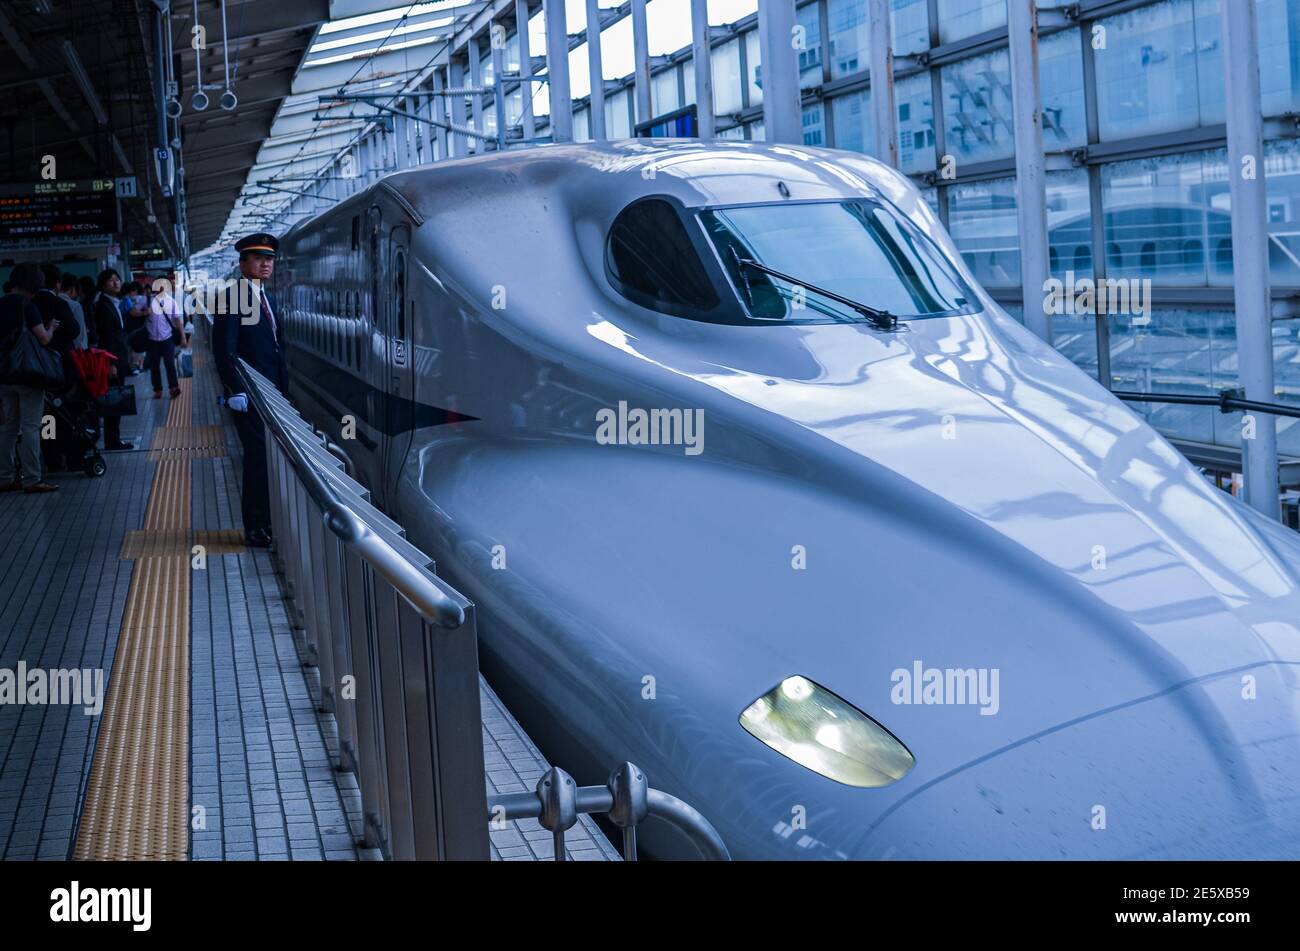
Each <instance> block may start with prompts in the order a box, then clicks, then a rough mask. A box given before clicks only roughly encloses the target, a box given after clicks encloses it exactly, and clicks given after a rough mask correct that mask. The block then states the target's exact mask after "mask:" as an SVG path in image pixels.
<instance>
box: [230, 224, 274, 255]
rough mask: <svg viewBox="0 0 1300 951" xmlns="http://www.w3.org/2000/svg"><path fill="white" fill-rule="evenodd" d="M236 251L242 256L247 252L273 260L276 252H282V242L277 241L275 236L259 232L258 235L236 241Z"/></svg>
mask: <svg viewBox="0 0 1300 951" xmlns="http://www.w3.org/2000/svg"><path fill="white" fill-rule="evenodd" d="M235 250H236V251H238V252H239V253H240V254H243V253H244V252H245V251H247V252H248V253H249V254H263V255H266V256H267V257H268V258H273V257H275V252H276V251H278V250H280V242H279V241H277V240H276V239H275V235H273V234H267V233H266V232H264V231H259V232H258V233H257V234H250V235H248V236H246V237H243V238H240V239H239V240H238V241H236V242H235Z"/></svg>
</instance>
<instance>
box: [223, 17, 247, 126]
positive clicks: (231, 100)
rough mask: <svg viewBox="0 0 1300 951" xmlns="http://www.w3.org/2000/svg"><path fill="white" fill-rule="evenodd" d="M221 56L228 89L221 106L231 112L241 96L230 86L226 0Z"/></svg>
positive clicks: (224, 93)
mask: <svg viewBox="0 0 1300 951" xmlns="http://www.w3.org/2000/svg"><path fill="white" fill-rule="evenodd" d="M241 19H242V17H241ZM221 58H222V60H223V61H224V62H225V64H226V91H225V92H223V93H222V94H221V108H222V109H225V110H226V111H227V112H231V111H232V110H233V109H234V108H235V106H237V105H239V97H238V96H236V95H235V91H234V90H233V89H231V88H230V37H229V36H228V35H227V33H226V0H221Z"/></svg>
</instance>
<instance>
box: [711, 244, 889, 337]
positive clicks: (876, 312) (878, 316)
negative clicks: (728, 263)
mask: <svg viewBox="0 0 1300 951" xmlns="http://www.w3.org/2000/svg"><path fill="white" fill-rule="evenodd" d="M732 254H733V255H734V256H735V259H736V263H737V264H739V265H740V266H741V268H742V269H743V268H747V267H748V268H753V269H754V270H755V271H761V272H762V273H763V274H769V275H771V276H772V277H776V278H780V279H781V280H783V281H786V282H788V283H790V284H793V285H794V286H795V287H802V288H805V289H806V290H810V291H812V292H813V293H814V294H820V295H821V296H822V297H826V298H829V299H830V300H833V301H835V303H837V304H843V305H844V306H845V307H848V308H850V309H852V310H856V311H857V312H858V313H859V314H861V315H862V316H863V317H866V318H867V319H868V320H870V321H871V322H872V323H873V324H875V325H876V326H877V327H879V328H880V329H881V330H896V329H897V328H898V318H897V317H895V316H894V315H893V314H891V313H890V312H889V311H887V310H881V309H880V308H878V307H872V306H871V305H870V304H864V303H862V302H861V301H856V300H852V299H850V298H848V297H844V296H842V295H840V294H836V293H835V292H834V291H828V290H826V288H824V287H818V286H817V285H816V284H809V283H808V282H807V281H801V280H800V279H799V278H797V277H792V276H790V275H789V274H784V273H782V272H781V271H778V270H776V269H775V268H770V267H768V266H767V265H766V264H759V263H758V262H757V261H755V260H753V259H751V258H742V257H741V256H740V255H738V254H735V249H734V248H733V249H732ZM742 275H743V270H742ZM749 289H750V288H749V280H748V279H746V280H745V290H746V291H747V292H748V291H749Z"/></svg>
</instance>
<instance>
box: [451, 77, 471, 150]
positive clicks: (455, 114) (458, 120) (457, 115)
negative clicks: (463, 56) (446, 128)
mask: <svg viewBox="0 0 1300 951" xmlns="http://www.w3.org/2000/svg"><path fill="white" fill-rule="evenodd" d="M448 76H449V77H450V78H449V80H448V81H449V82H450V84H451V88H452V89H460V88H462V87H463V86H464V85H465V68H464V67H463V66H462V65H461V63H460V60H458V59H456V58H455V57H453V58H452V60H451V63H450V65H449V72H448ZM447 98H448V99H449V100H451V124H452V125H458V126H464V125H465V97H464V96H463V95H461V94H460V93H456V94H454V95H451V96H448V97H447ZM451 154H452V157H453V158H464V157H465V156H466V155H468V154H469V149H468V148H467V147H466V143H465V136H463V135H461V134H460V133H459V132H453V133H451Z"/></svg>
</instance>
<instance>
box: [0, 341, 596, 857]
mask: <svg viewBox="0 0 1300 951" xmlns="http://www.w3.org/2000/svg"><path fill="white" fill-rule="evenodd" d="M196 357H197V360H196V363H197V368H196V378H195V381H194V419H193V421H192V423H193V425H194V426H196V427H197V426H217V425H220V426H223V427H224V433H225V437H226V454H225V455H218V456H208V457H204V456H197V457H195V458H193V459H192V471H193V486H192V527H193V529H194V531H195V532H202V531H217V530H222V529H236V528H238V527H239V524H240V519H239V501H238V500H239V494H238V484H239V443H238V440H237V438H236V437H235V435H234V430H233V427H231V426H230V425H229V424H228V421H227V420H225V419H223V415H224V414H225V411H224V410H222V409H221V408H220V407H219V406H218V405H217V403H216V395H217V389H216V382H215V373H214V372H213V371H212V369H211V364H210V360H209V359H207V358H206V354H204V353H203V352H202V348H201V347H200V348H199V349H198V352H197V353H196ZM135 386H136V389H137V401H138V405H139V408H140V415H138V416H136V417H129V418H127V419H125V420H124V421H123V426H122V431H123V435H124V436H125V437H127V438H134V439H135V440H137V444H138V445H139V447H140V451H136V452H131V453H118V454H110V455H109V456H108V457H107V460H108V474H107V475H106V476H105V477H104V478H102V479H90V478H87V477H85V476H83V475H81V474H80V473H77V474H55V475H53V476H52V477H51V478H52V479H53V481H56V482H58V483H59V484H60V491H59V492H58V493H56V494H51V495H45V496H23V495H21V494H12V493H7V494H4V495H0V546H3V547H2V548H0V668H8V669H10V670H13V669H15V668H16V667H17V666H18V663H19V661H24V662H26V664H27V665H28V667H29V668H36V667H40V668H46V669H48V668H69V667H78V668H87V667H88V668H103V669H104V671H105V684H104V685H105V689H107V683H108V678H109V676H111V665H112V658H113V652H114V650H115V648H116V644H117V637H118V630H119V626H120V624H121V620H122V609H123V605H124V603H125V601H126V597H127V591H128V588H129V586H130V580H131V572H132V566H133V562H132V561H131V560H122V559H120V558H119V555H120V553H121V551H122V542H123V539H124V537H125V536H126V535H127V533H129V532H133V531H136V530H138V529H139V528H140V526H141V525H142V523H143V519H144V511H145V506H146V504H147V500H148V494H149V489H150V486H151V484H152V482H153V475H154V468H155V460H154V459H153V458H151V454H150V453H149V452H147V451H145V450H148V449H149V447H150V445H151V441H152V439H153V436H154V429H155V427H159V426H161V425H162V424H163V422H164V421H165V418H166V412H167V400H159V401H155V400H152V399H150V398H149V396H150V394H149V388H148V383H147V380H145V378H144V377H136V378H135ZM191 592H192V593H191V643H190V659H191V684H190V692H191V704H192V705H191V713H190V753H191V758H190V797H191V807H201V808H200V809H199V810H198V811H197V813H196V814H195V820H194V822H193V823H192V825H193V826H194V828H192V830H191V833H190V849H191V857H192V858H194V859H199V860H204V859H208V860H212V859H227V860H232V859H260V860H268V859H270V860H278V859H306V860H312V859H331V860H333V859H343V860H352V859H356V858H373V857H375V856H374V855H368V854H364V853H361V852H359V851H358V849H357V848H356V846H355V844H354V843H355V841H356V838H357V833H358V832H359V830H360V810H361V807H360V797H359V793H358V790H357V785H356V780H355V777H353V776H352V775H351V774H349V773H339V772H337V771H336V770H335V769H334V768H333V766H332V763H333V762H334V761H335V760H336V758H337V757H336V754H337V729H336V725H335V723H334V721H333V718H332V717H331V716H329V715H322V714H319V713H318V712H317V708H316V707H317V705H316V701H315V698H316V697H317V696H318V692H319V687H318V682H317V677H316V671H315V669H314V668H308V669H304V668H303V666H302V664H301V661H300V659H299V656H298V652H297V649H296V647H295V642H294V636H293V631H292V629H291V627H290V625H289V619H288V615H287V613H286V606H285V603H284V600H283V596H282V594H281V590H280V586H279V583H278V581H277V578H276V575H275V573H274V569H273V567H272V564H271V559H270V557H269V556H268V554H267V553H266V552H264V551H256V550H248V549H245V550H241V551H240V552H238V553H236V554H224V555H221V554H211V555H209V557H208V561H207V566H206V568H204V569H203V570H195V571H193V572H192V575H191ZM480 682H481V684H482V691H481V703H482V712H483V742H484V756H485V762H486V765H487V771H488V773H487V782H488V792H489V793H492V792H502V793H505V792H522V791H524V790H527V789H531V788H533V787H534V786H535V785H536V782H537V779H538V777H540V776H541V774H542V773H543V771H544V770H545V769H546V768H547V765H546V763H545V761H544V759H543V757H542V756H541V754H540V753H539V752H538V750H537V748H536V747H535V746H534V745H533V744H532V742H531V741H530V740H529V739H528V737H527V735H526V734H524V732H523V730H522V729H521V728H520V727H519V725H518V724H517V723H516V722H515V721H514V719H513V718H512V717H511V716H510V714H509V713H508V711H506V709H505V708H504V706H503V705H502V704H501V702H500V700H499V699H498V698H497V697H496V696H495V694H493V693H492V691H491V689H490V688H489V687H488V685H487V684H486V683H485V682H482V681H480ZM99 722H100V721H99V718H98V717H94V716H86V715H85V714H83V713H82V710H81V708H80V707H69V706H56V705H42V706H11V705H2V704H0V859H37V858H40V859H64V858H67V857H68V856H69V855H70V854H71V851H72V848H73V845H74V842H75V837H76V828H75V827H76V823H77V817H78V815H79V814H80V809H81V799H82V796H83V795H84V789H85V783H86V778H87V776H88V775H89V771H90V759H91V756H92V754H93V751H94V748H95V739H96V731H97V729H98V725H99ZM192 811H193V810H192ZM485 812H486V810H485ZM485 819H486V815H485ZM566 845H567V852H568V855H569V857H571V858H573V859H575V860H598V861H599V860H613V861H617V860H618V858H619V856H618V853H617V851H616V850H615V849H614V848H613V847H612V846H611V845H610V844H609V842H608V840H606V839H605V837H604V836H603V835H602V834H601V833H600V832H599V830H598V829H597V828H596V826H595V824H594V823H593V822H592V821H591V820H590V819H589V818H587V817H585V816H584V817H582V819H581V821H580V823H579V825H578V826H576V827H574V828H573V829H572V830H570V832H569V834H568V836H567V839H566ZM491 852H492V858H493V859H501V860H507V861H530V860H537V859H543V858H550V857H552V839H551V835H550V833H548V832H546V831H545V830H544V829H542V828H541V827H540V826H538V824H537V823H536V821H531V820H530V821H521V822H511V823H509V824H508V826H507V828H505V829H501V830H496V831H493V832H491Z"/></svg>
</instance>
